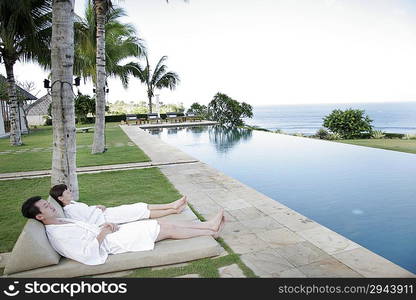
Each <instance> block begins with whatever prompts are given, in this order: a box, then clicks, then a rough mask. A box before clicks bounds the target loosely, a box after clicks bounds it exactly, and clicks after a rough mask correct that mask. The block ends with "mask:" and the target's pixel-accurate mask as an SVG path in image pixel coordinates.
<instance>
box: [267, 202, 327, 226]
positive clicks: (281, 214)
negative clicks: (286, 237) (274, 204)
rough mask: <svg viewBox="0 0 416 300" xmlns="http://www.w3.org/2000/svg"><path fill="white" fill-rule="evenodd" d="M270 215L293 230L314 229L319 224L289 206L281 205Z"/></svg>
mask: <svg viewBox="0 0 416 300" xmlns="http://www.w3.org/2000/svg"><path fill="white" fill-rule="evenodd" d="M270 216H271V217H272V218H273V219H275V220H276V221H277V222H279V223H280V224H282V225H284V226H285V227H287V228H289V229H290V230H292V231H295V232H298V231H302V230H308V229H314V228H317V227H319V226H320V225H319V224H318V223H315V222H314V221H313V220H311V219H308V218H307V217H305V216H303V215H301V214H299V213H297V212H296V211H294V210H291V209H290V208H283V207H281V208H280V209H278V210H277V212H276V211H275V212H274V213H272V214H270Z"/></svg>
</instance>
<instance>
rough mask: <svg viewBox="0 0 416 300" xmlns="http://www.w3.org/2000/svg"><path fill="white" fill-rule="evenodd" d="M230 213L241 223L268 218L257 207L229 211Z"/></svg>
mask: <svg viewBox="0 0 416 300" xmlns="http://www.w3.org/2000/svg"><path fill="white" fill-rule="evenodd" d="M228 213H229V214H230V215H232V216H233V217H235V218H236V219H237V220H240V221H247V220H251V219H256V218H261V217H265V216H266V214H264V213H263V212H261V211H260V210H258V209H257V208H255V207H246V208H241V209H235V210H230V211H228Z"/></svg>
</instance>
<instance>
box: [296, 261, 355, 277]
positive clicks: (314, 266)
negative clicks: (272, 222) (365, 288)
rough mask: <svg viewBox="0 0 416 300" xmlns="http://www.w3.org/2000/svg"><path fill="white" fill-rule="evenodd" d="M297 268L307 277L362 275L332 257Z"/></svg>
mask: <svg viewBox="0 0 416 300" xmlns="http://www.w3.org/2000/svg"><path fill="white" fill-rule="evenodd" d="M298 270H299V271H300V272H302V273H303V274H305V275H306V276H307V277H325V278H330V277H331V278H332V277H353V278H358V277H362V276H361V274H359V273H357V272H355V271H353V270H351V269H350V268H349V267H347V266H346V265H344V264H343V263H340V262H339V261H337V260H336V259H333V258H329V259H324V260H320V261H317V262H314V263H311V264H309V265H305V266H301V267H299V268H298Z"/></svg>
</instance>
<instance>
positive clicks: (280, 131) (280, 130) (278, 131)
mask: <svg viewBox="0 0 416 300" xmlns="http://www.w3.org/2000/svg"><path fill="white" fill-rule="evenodd" d="M273 132H274V133H280V134H284V132H283V130H282V129H276V130H275V131H273Z"/></svg>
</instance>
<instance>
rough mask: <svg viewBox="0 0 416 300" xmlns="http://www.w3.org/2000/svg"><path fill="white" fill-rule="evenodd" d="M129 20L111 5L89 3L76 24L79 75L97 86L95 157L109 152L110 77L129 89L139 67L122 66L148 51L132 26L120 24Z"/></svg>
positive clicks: (130, 64) (106, 3)
mask: <svg viewBox="0 0 416 300" xmlns="http://www.w3.org/2000/svg"><path fill="white" fill-rule="evenodd" d="M124 16H126V13H125V11H124V10H123V9H122V8H115V7H113V6H112V3H111V1H94V2H93V3H92V1H89V3H88V5H87V7H86V10H85V17H84V18H78V20H77V22H76V23H75V30H76V31H75V40H76V45H77V47H76V49H75V51H76V56H75V72H76V73H77V74H79V75H80V76H82V77H84V79H85V78H91V79H92V80H93V82H94V84H95V86H96V102H97V105H96V119H95V131H94V142H93V147H92V153H93V154H95V153H102V152H104V151H105V135H104V129H105V89H106V82H107V76H114V77H119V78H120V79H121V82H122V84H123V86H124V87H125V88H127V86H128V81H129V75H130V74H131V73H132V67H134V66H136V64H135V63H133V62H130V63H127V64H124V65H122V64H121V63H120V62H121V61H122V60H123V59H125V58H128V57H139V56H140V55H141V54H142V53H143V52H144V51H145V50H144V46H143V45H142V41H141V40H140V39H138V38H137V37H136V30H135V28H134V27H133V25H131V24H124V23H121V22H120V21H119V19H120V18H121V17H124Z"/></svg>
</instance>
